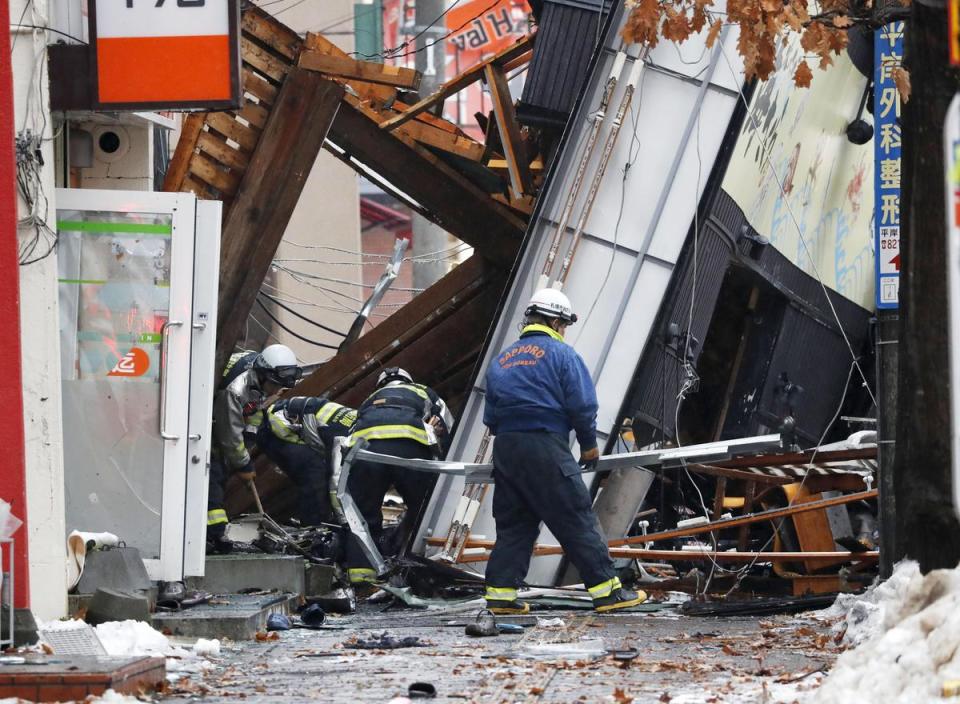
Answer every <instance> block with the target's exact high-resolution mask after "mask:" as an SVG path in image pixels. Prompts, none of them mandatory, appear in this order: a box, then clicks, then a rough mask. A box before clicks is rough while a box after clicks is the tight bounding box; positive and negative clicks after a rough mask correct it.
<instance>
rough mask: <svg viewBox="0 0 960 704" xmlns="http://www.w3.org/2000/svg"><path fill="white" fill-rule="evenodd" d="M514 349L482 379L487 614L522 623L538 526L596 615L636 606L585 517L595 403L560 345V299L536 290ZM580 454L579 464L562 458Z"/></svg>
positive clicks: (579, 365) (590, 515)
mask: <svg viewBox="0 0 960 704" xmlns="http://www.w3.org/2000/svg"><path fill="white" fill-rule="evenodd" d="M524 315H525V318H524V323H523V328H522V331H521V333H520V339H519V340H518V341H517V342H515V343H513V344H512V345H510V346H509V347H507V348H505V349H504V350H503V351H502V352H501V353H500V354H499V355H497V357H495V358H494V359H493V360H492V361H491V363H490V366H489V368H488V369H487V376H486V405H485V407H484V412H483V422H484V424H485V425H486V426H487V427H488V428H490V432H491V433H492V434H493V435H494V436H495V437H494V441H493V466H494V469H493V476H494V492H493V517H494V519H495V521H496V526H497V542H496V545H495V546H494V548H493V552H492V554H491V555H490V561H489V562H488V563H487V571H486V582H487V593H486V600H487V607H488V608H489V609H490V610H491V611H493V612H494V613H526V612H527V611H529V605H528V604H526V603H524V602H522V601H520V600H518V598H517V588H518V587H519V586H521V585H522V584H523V580H524V578H525V577H526V575H527V570H528V569H529V566H530V556H531V554H532V552H533V547H534V544H535V543H536V540H537V536H538V535H539V533H540V523H541V522H542V523H545V524H546V525H547V528H549V529H550V531H551V532H552V533H553V534H554V536H556V538H557V539H558V540H559V541H560V545H561V546H562V547H563V550H564V552H565V553H566V555H567V556H568V557H569V558H570V560H571V561H572V562H573V564H574V566H576V568H577V570H579V572H580V575H581V576H582V577H583V579H584V583H585V584H586V586H587V590H588V591H589V593H590V596H591V597H592V598H593V605H594V609H595V610H597V611H600V612H604V611H612V610H614V609H622V608H626V607H629V606H634V605H636V604H639V603H642V602H643V601H644V600H645V599H646V594H644V593H643V592H632V591H628V590H626V589H624V588H623V587H622V586H621V584H620V579H619V578H618V577H617V575H616V571H615V570H614V567H613V561H612V560H611V559H610V553H609V550H608V548H607V544H606V542H605V540H604V538H603V534H602V533H601V531H600V525H599V521H598V520H597V517H596V514H594V512H593V506H592V501H591V498H590V493H589V492H588V491H587V488H586V486H585V485H584V483H583V480H582V478H581V469H580V468H581V467H585V468H593V467H596V465H597V462H598V460H599V458H600V450H599V448H598V447H597V437H596V422H597V408H598V406H597V395H596V390H595V389H594V386H593V382H592V381H591V379H590V372H589V371H588V370H587V367H586V364H584V362H583V359H582V358H581V357H580V355H579V354H577V353H576V351H574V349H573V348H572V347H570V346H569V345H567V344H566V343H565V342H564V341H563V333H564V331H565V330H566V328H567V326H568V325H570V324H572V323H575V322H576V321H577V317H576V315H574V313H573V310H572V308H571V306H570V301H569V300H568V299H567V297H566V296H565V295H564V294H563V293H561V292H560V291H558V290H556V289H542V290H540V291H537V292H536V293H535V294H534V295H533V297H532V298H531V299H530V303H529V304H528V306H527V308H526V311H525V313H524ZM571 431H574V432H575V433H576V436H577V442H578V443H579V444H580V462H579V464H578V462H577V461H576V460H575V459H574V458H573V455H572V454H571V453H570V448H569V438H570V432H571Z"/></svg>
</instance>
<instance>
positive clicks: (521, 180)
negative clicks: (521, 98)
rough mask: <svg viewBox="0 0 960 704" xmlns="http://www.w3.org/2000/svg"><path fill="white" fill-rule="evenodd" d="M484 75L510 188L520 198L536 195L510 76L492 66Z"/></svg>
mask: <svg viewBox="0 0 960 704" xmlns="http://www.w3.org/2000/svg"><path fill="white" fill-rule="evenodd" d="M484 75H485V76H486V78H487V86H488V87H489V88H490V97H491V99H492V100H493V114H494V116H495V117H496V119H497V128H498V129H499V131H500V141H501V142H502V144H503V151H504V156H505V157H506V160H507V173H509V174H510V187H511V188H512V189H513V191H514V193H515V194H517V195H520V196H526V195H529V194H530V193H532V192H533V178H532V177H531V176H530V169H528V168H527V154H526V148H525V147H524V144H523V139H522V138H521V136H520V125H519V123H518V122H517V113H516V111H515V110H514V109H513V98H511V97H510V86H509V85H507V77H506V75H505V74H504V73H503V69H502V68H500V67H499V66H495V65H493V64H488V65H487V67H486V68H485V69H484Z"/></svg>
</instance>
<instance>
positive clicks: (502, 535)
mask: <svg viewBox="0 0 960 704" xmlns="http://www.w3.org/2000/svg"><path fill="white" fill-rule="evenodd" d="M493 478H494V488H493V517H494V520H495V521H496V523H497V542H496V545H495V546H494V548H493V553H492V554H491V555H490V561H489V562H488V563H487V572H486V581H487V584H488V585H490V586H492V587H513V588H516V587H519V586H521V585H522V584H523V580H524V579H525V578H526V576H527V570H528V569H529V567H530V556H531V554H532V552H533V546H534V545H535V544H536V541H537V536H538V535H539V533H540V523H541V522H543V523H545V524H546V525H547V528H549V529H550V532H551V533H553V534H554V536H556V538H557V540H558V541H560V545H561V546H562V547H563V551H564V552H565V553H566V555H567V557H569V558H570V561H571V562H573V564H574V566H575V567H576V568H577V570H579V572H580V576H581V577H583V580H584V583H585V584H586V585H587V587H592V586H595V585H597V584H600V583H601V582H605V581H607V580H609V579H613V577H615V576H616V571H615V570H614V568H613V561H612V560H611V559H610V551H609V550H608V548H607V543H606V541H605V540H604V539H603V533H602V532H601V531H600V522H599V521H598V520H597V516H596V514H595V513H594V512H593V503H592V501H591V499H590V492H588V491H587V487H586V486H585V485H584V483H583V479H582V475H581V472H580V467H579V465H578V464H577V462H576V460H575V459H574V458H573V455H572V454H570V448H569V447H568V445H567V438H565V437H564V436H562V435H557V434H555V433H547V432H523V433H501V434H500V435H497V436H496V437H495V438H494V441H493Z"/></svg>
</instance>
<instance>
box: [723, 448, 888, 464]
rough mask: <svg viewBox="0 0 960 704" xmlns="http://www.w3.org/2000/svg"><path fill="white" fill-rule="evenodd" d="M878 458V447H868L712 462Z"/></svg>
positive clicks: (805, 461) (817, 461) (782, 462)
mask: <svg viewBox="0 0 960 704" xmlns="http://www.w3.org/2000/svg"><path fill="white" fill-rule="evenodd" d="M875 459H877V448H875V447H867V448H864V449H862V450H827V451H824V452H816V453H814V452H798V453H790V454H786V455H753V456H752V457H738V458H737V459H733V460H725V461H723V462H714V463H712V464H713V466H715V467H730V468H733V469H736V468H738V467H782V466H783V465H787V464H800V465H804V464H810V462H811V460H813V461H814V462H816V463H817V464H824V463H826V462H853V461H857V460H875Z"/></svg>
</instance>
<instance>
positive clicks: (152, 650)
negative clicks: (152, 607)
mask: <svg viewBox="0 0 960 704" xmlns="http://www.w3.org/2000/svg"><path fill="white" fill-rule="evenodd" d="M94 630H96V632H97V638H99V639H100V642H101V643H102V644H103V649H104V650H106V651H107V655H157V656H164V657H184V656H189V655H190V653H189V652H187V651H186V650H184V649H183V648H177V647H174V646H173V645H171V643H170V641H169V640H168V639H167V637H166V636H165V635H163V634H162V633H161V632H160V631H156V630H154V629H152V628H151V627H150V626H148V625H147V624H146V623H144V622H143V621H109V622H107V623H101V624H100V625H99V626H97V627H96V629H94Z"/></svg>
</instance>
